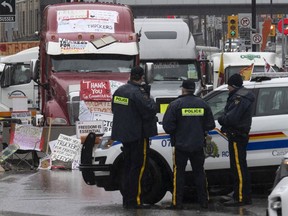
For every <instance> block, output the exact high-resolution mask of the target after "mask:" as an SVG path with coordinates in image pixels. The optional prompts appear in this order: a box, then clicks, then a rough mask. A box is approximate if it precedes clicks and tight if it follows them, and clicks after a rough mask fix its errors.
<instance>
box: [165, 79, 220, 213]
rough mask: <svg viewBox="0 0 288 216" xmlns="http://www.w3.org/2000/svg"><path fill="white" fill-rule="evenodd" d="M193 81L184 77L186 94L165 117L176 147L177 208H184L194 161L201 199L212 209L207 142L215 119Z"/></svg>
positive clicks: (203, 203) (172, 141) (166, 129)
mask: <svg viewBox="0 0 288 216" xmlns="http://www.w3.org/2000/svg"><path fill="white" fill-rule="evenodd" d="M194 91H195V83H194V81H193V80H184V81H183V83H182V95H181V96H179V97H178V98H177V99H176V100H174V101H173V102H171V103H170V104H169V106H168V108H167V110H166V112H165V115H164V117H163V122H162V123H163V128H164V130H165V132H166V133H168V134H170V137H171V138H170V139H171V144H172V146H175V148H174V150H173V183H174V184H173V187H174V188H173V193H172V205H171V208H173V209H182V208H183V204H182V201H183V193H184V183H185V179H184V178H185V167H186V165H187V161H188V159H189V160H190V162H191V166H192V170H193V174H194V176H195V184H196V189H197V195H198V201H199V203H200V206H201V207H202V208H208V192H207V181H206V174H205V171H204V161H205V155H204V150H203V147H204V144H205V134H207V131H209V130H212V129H213V128H215V121H214V118H213V114H212V111H211V108H210V107H209V105H208V104H207V103H206V102H205V101H204V100H203V99H201V98H200V97H197V96H195V95H194V94H193V93H194Z"/></svg>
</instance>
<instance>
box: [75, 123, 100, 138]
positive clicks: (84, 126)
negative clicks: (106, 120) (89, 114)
mask: <svg viewBox="0 0 288 216" xmlns="http://www.w3.org/2000/svg"><path fill="white" fill-rule="evenodd" d="M103 131H104V130H103V121H77V122H76V136H77V138H79V139H80V138H81V136H87V135H88V134H89V133H90V132H94V133H95V134H103Z"/></svg>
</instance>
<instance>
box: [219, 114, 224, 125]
mask: <svg viewBox="0 0 288 216" xmlns="http://www.w3.org/2000/svg"><path fill="white" fill-rule="evenodd" d="M218 122H219V124H220V125H223V123H224V122H223V117H222V116H220V117H219V118H218Z"/></svg>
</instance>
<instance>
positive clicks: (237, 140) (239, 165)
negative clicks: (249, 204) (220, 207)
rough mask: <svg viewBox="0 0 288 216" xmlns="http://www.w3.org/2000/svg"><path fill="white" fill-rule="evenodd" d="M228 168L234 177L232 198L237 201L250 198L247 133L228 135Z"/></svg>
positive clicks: (244, 200)
mask: <svg viewBox="0 0 288 216" xmlns="http://www.w3.org/2000/svg"><path fill="white" fill-rule="evenodd" d="M228 140H229V154H230V168H231V171H232V175H233V179H234V187H233V189H234V199H235V201H237V202H246V201H249V200H251V182H250V173H249V170H248V166H247V160H246V156H247V150H246V148H247V144H248V140H249V135H248V134H243V135H237V136H232V135H228Z"/></svg>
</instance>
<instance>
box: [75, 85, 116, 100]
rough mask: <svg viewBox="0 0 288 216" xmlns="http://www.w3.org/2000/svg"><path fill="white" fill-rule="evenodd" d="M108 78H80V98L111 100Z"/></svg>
mask: <svg viewBox="0 0 288 216" xmlns="http://www.w3.org/2000/svg"><path fill="white" fill-rule="evenodd" d="M111 97H112V95H111V89H110V83H109V80H88V81H85V80H82V81H81V82H80V100H85V101H111Z"/></svg>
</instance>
